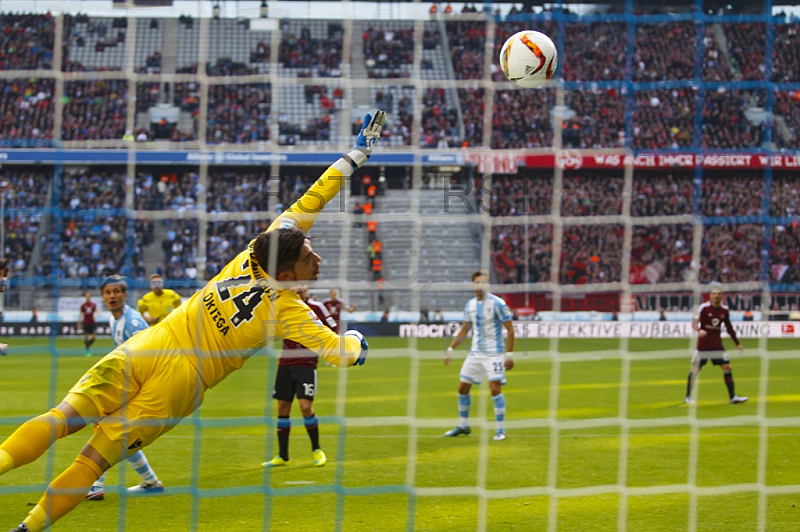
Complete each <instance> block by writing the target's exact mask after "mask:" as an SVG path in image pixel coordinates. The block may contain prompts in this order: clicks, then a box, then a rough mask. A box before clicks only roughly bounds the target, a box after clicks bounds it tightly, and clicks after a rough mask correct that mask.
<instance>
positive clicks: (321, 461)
mask: <svg viewBox="0 0 800 532" xmlns="http://www.w3.org/2000/svg"><path fill="white" fill-rule="evenodd" d="M312 456H313V457H314V465H315V466H317V467H322V466H324V465H325V464H326V463H327V462H328V457H326V456H325V453H324V452H323V451H322V449H315V450H314V452H313V453H312Z"/></svg>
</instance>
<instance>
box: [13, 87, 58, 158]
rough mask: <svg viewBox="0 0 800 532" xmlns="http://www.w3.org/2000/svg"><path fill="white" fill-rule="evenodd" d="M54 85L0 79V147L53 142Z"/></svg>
mask: <svg viewBox="0 0 800 532" xmlns="http://www.w3.org/2000/svg"><path fill="white" fill-rule="evenodd" d="M54 95H55V81H54V80H52V79H37V78H29V79H22V78H10V79H9V78H2V79H0V145H5V146H11V147H16V146H18V145H19V146H36V145H38V144H41V143H42V142H48V141H50V140H52V138H53V115H54V113H53V104H54V102H53V98H54Z"/></svg>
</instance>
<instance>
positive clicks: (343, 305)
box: [322, 288, 358, 323]
mask: <svg viewBox="0 0 800 532" xmlns="http://www.w3.org/2000/svg"><path fill="white" fill-rule="evenodd" d="M329 295H330V296H331V297H329V298H328V299H326V300H325V301H323V302H322V304H323V305H325V308H326V309H328V312H330V314H331V317H333V319H334V321H336V323H339V322H340V321H341V320H340V316H341V314H342V309H345V310H346V311H347V312H353V311H355V310H356V309H357V308H358V307H357V306H356V305H352V306H351V305H349V304H348V303H347V301H345V300H344V299H339V291H338V290H336V289H335V288H331V291H330V294H329Z"/></svg>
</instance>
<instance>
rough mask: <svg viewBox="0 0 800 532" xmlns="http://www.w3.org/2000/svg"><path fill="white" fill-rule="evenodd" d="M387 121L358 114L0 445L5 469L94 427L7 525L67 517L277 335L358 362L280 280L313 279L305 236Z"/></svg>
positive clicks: (36, 526)
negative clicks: (155, 313)
mask: <svg viewBox="0 0 800 532" xmlns="http://www.w3.org/2000/svg"><path fill="white" fill-rule="evenodd" d="M385 118H386V115H385V113H384V112H383V111H378V112H377V113H376V114H375V117H374V118H373V117H372V116H371V115H369V114H367V116H366V117H365V118H364V127H363V129H362V130H361V132H360V133H359V135H358V138H357V140H356V145H355V147H354V148H353V150H352V151H350V152H349V153H348V154H346V155H343V156H342V158H341V159H339V160H338V161H336V162H335V163H334V164H333V165H332V166H330V167H329V168H328V169H327V170H326V171H325V173H323V174H322V176H321V177H320V178H319V180H317V182H316V183H315V184H314V185H313V186H311V188H310V189H309V190H308V191H307V192H306V193H305V195H303V197H301V198H300V199H299V200H298V201H297V202H296V203H295V204H294V205H292V207H291V208H290V209H288V210H287V211H286V212H284V213H283V214H282V215H281V216H280V217H278V218H277V219H276V220H275V221H274V222H273V223H272V224H271V225H270V227H269V228H268V229H267V231H266V232H264V233H261V234H260V235H258V236H257V237H256V238H255V239H254V240H252V241H251V242H250V244H249V246H248V247H247V249H245V250H244V251H242V252H241V253H240V254H239V255H237V256H236V258H234V259H233V260H232V261H231V262H230V263H228V264H227V265H226V266H225V267H224V268H223V269H222V271H221V272H220V273H219V274H218V275H217V276H216V277H214V278H213V279H212V280H211V281H210V282H209V283H208V284H207V285H206V286H205V288H203V289H202V290H201V291H199V292H198V293H196V294H195V295H194V296H192V297H191V299H189V300H188V301H187V302H186V303H185V304H183V305H181V306H180V307H179V308H177V309H176V310H174V311H173V312H172V313H170V314H169V316H167V317H166V318H165V319H164V320H163V321H162V322H160V323H159V324H158V325H155V326H154V327H151V328H150V329H147V330H144V331H142V332H141V333H139V334H137V335H136V336H133V337H132V338H131V339H130V340H128V341H127V342H125V343H124V344H122V345H121V346H120V347H118V348H117V349H115V350H114V351H112V352H111V353H109V354H108V355H107V356H105V357H104V358H103V359H102V360H100V361H99V362H98V363H97V364H95V366H94V367H92V368H91V369H90V370H89V371H88V372H87V373H86V374H85V375H84V376H83V378H81V380H80V381H78V383H77V384H76V385H75V386H73V387H72V389H71V390H70V391H69V393H67V396H66V397H65V398H64V400H63V402H61V403H60V404H59V405H58V406H57V407H55V408H53V409H52V410H50V411H49V412H47V413H45V414H43V415H41V416H39V417H36V418H34V419H32V420H30V421H28V422H27V423H25V424H24V425H22V426H21V427H20V428H18V429H17V430H16V431H15V432H14V433H13V434H12V435H11V436H9V437H8V439H6V440H5V441H4V442H3V443H2V444H0V475H2V474H4V473H6V472H8V471H10V470H11V469H14V468H17V467H20V466H23V465H25V464H29V463H31V462H33V461H34V460H36V459H37V458H38V457H40V456H41V455H42V454H44V452H45V451H46V450H47V448H48V447H50V445H52V444H53V442H54V441H55V440H56V439H58V438H63V437H65V436H67V435H68V434H72V433H74V432H77V431H78V430H80V429H82V428H83V427H84V426H86V424H87V423H94V424H95V425H96V426H97V427H98V429H99V430H96V431H95V432H94V435H93V436H92V437H91V438H90V439H89V442H88V443H87V445H86V446H85V447H84V448H83V450H82V451H81V453H80V454H79V455H78V457H77V458H76V459H75V461H74V462H73V463H72V465H70V466H69V467H68V468H67V469H66V470H65V471H64V472H63V473H61V475H59V476H58V477H57V478H56V479H54V480H53V482H52V483H51V484H50V486H49V487H48V488H47V490H46V492H45V494H44V496H43V497H42V498H41V499H40V500H39V503H38V504H37V505H36V506H35V507H34V508H33V509H32V510H31V511H30V513H29V514H28V516H27V517H26V518H25V520H24V521H23V522H22V524H20V525H19V526H18V527H17V528H16V529H15V532H39V531H41V530H43V529H45V528H47V527H48V526H50V525H51V524H52V523H54V522H56V521H57V520H58V519H60V518H61V517H63V516H64V515H66V514H67V513H68V512H69V511H71V510H72V509H73V508H75V507H76V506H77V505H78V504H79V503H80V502H81V501H82V500H83V498H84V496H85V495H86V492H88V491H89V488H90V487H91V485H92V483H93V482H94V481H95V480H97V479H98V478H99V477H100V475H101V474H103V472H104V471H106V470H107V469H108V468H110V467H111V466H112V465H114V464H116V463H117V462H119V461H121V460H123V459H125V458H127V457H128V456H130V455H131V454H133V453H135V452H136V451H139V450H141V449H144V448H145V447H147V446H148V445H150V444H151V443H153V442H154V441H155V440H156V439H157V438H158V437H159V436H161V435H162V434H164V433H165V432H167V431H169V430H170V429H172V428H173V427H174V426H175V425H177V424H178V423H179V422H180V421H181V419H182V418H184V417H186V416H188V415H189V414H191V413H192V412H193V411H194V410H195V409H196V408H197V407H198V406H199V405H200V403H202V402H203V396H204V394H205V392H206V390H207V389H209V388H213V387H214V386H215V385H217V384H218V383H219V382H220V381H222V380H223V379H224V378H225V377H227V376H228V374H230V373H231V372H232V371H234V370H237V369H239V368H241V367H242V365H243V364H244V363H245V362H246V361H247V359H248V358H249V357H250V355H252V354H253V353H255V352H256V351H258V350H259V349H260V348H261V347H262V346H263V345H265V344H269V343H271V342H273V341H274V340H275V339H289V340H293V341H295V342H297V343H300V344H302V345H304V346H305V347H306V348H307V349H309V350H310V351H313V352H314V353H316V354H318V355H320V356H321V357H323V358H324V359H325V360H327V361H328V362H330V363H332V364H335V365H338V366H342V367H346V366H351V365H361V364H363V363H364V362H365V360H366V356H367V342H366V341H365V340H364V337H363V336H362V335H361V334H360V333H358V332H355V331H348V332H347V333H345V335H344V336H341V337H340V336H338V335H337V334H336V333H334V332H333V331H331V330H330V329H328V328H327V327H325V326H324V325H323V324H321V323H319V321H318V320H315V319H313V316H312V315H311V311H310V309H309V308H308V306H306V305H305V303H303V301H302V300H301V299H300V296H298V295H297V294H296V293H295V292H293V291H292V290H289V288H291V287H292V286H294V285H295V284H305V283H307V282H308V281H311V280H314V279H316V278H317V276H318V275H319V265H320V261H321V259H320V257H319V255H317V254H316V253H314V250H313V249H312V248H311V242H310V241H309V239H307V238H306V237H305V233H306V232H307V231H308V230H309V229H310V228H311V225H312V224H313V223H314V221H315V220H316V218H317V215H318V214H319V213H320V211H322V209H323V208H324V207H325V204H326V203H327V202H328V201H330V200H331V199H332V198H334V197H335V196H336V194H338V193H339V190H340V189H341V187H342V185H343V184H344V183H345V180H346V178H348V177H350V175H352V174H353V172H355V171H356V170H357V169H358V168H360V167H361V166H362V165H363V164H364V163H365V162H367V159H368V158H369V156H370V155H371V153H372V147H373V145H374V144H375V142H377V140H378V139H379V138H380V134H381V129H382V128H383V125H384V122H385Z"/></svg>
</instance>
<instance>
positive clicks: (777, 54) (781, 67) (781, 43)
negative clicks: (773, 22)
mask: <svg viewBox="0 0 800 532" xmlns="http://www.w3.org/2000/svg"><path fill="white" fill-rule="evenodd" d="M771 74H772V76H771V77H772V81H775V82H779V83H792V82H797V81H800V29H798V27H797V23H796V22H795V23H790V24H780V25H777V26H775V40H774V41H773V49H772V69H771Z"/></svg>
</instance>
